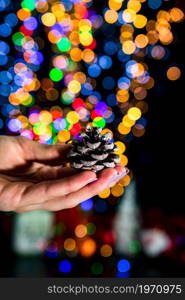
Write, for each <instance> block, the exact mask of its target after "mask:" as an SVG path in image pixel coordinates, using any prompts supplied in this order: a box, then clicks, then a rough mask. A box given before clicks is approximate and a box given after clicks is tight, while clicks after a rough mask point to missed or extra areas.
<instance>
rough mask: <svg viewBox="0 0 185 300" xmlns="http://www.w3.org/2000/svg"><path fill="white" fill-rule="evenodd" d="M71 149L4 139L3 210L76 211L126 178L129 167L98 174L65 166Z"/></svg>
mask: <svg viewBox="0 0 185 300" xmlns="http://www.w3.org/2000/svg"><path fill="white" fill-rule="evenodd" d="M70 147H71V146H70V145H45V144H39V143H37V142H34V141H30V140H28V139H25V138H23V137H8V136H1V137H0V211H4V212H9V211H15V212H26V211H33V210H48V211H59V210H62V209H67V208H72V207H75V206H76V205H78V204H79V203H80V202H83V201H85V200H87V199H89V198H91V197H93V196H95V195H97V194H99V193H100V192H102V191H103V190H105V189H106V188H108V187H111V186H113V185H115V184H116V182H117V181H119V180H120V178H121V177H123V176H124V175H126V174H125V172H126V168H124V167H122V166H121V165H118V166H117V167H116V168H114V169H113V168H109V169H105V170H103V171H101V172H100V173H98V174H95V173H94V172H91V171H84V172H79V171H77V170H75V169H72V168H70V167H65V166H64V165H65V164H66V162H67V158H66V155H67V153H68V152H69V150H70ZM120 174H121V175H120ZM93 180H94V181H93ZM92 181H93V182H92Z"/></svg>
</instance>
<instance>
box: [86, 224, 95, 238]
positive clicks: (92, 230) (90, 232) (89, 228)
mask: <svg viewBox="0 0 185 300" xmlns="http://www.w3.org/2000/svg"><path fill="white" fill-rule="evenodd" d="M95 232H96V226H95V225H94V224H93V223H88V224H87V234H88V235H93V234H94V233H95Z"/></svg>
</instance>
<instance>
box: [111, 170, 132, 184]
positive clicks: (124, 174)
mask: <svg viewBox="0 0 185 300" xmlns="http://www.w3.org/2000/svg"><path fill="white" fill-rule="evenodd" d="M128 173H129V170H128V169H127V168H125V169H124V171H123V172H122V173H121V174H117V175H114V176H113V177H112V178H111V179H110V181H109V182H110V183H111V182H113V181H116V180H117V181H118V180H119V179H121V178H122V177H124V176H126V175H127V174H128Z"/></svg>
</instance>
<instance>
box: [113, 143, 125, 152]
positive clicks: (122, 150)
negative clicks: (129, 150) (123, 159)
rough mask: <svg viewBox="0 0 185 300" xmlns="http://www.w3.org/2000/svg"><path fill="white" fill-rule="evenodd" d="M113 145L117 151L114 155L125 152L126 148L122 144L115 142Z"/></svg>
mask: <svg viewBox="0 0 185 300" xmlns="http://www.w3.org/2000/svg"><path fill="white" fill-rule="evenodd" d="M115 145H116V146H117V147H118V151H116V152H114V153H116V154H122V153H124V152H125V150H126V146H125V144H124V143H122V142H119V141H118V142H115Z"/></svg>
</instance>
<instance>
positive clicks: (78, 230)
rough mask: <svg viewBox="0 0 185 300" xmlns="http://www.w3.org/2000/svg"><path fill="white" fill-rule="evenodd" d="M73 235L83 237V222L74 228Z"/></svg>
mask: <svg viewBox="0 0 185 300" xmlns="http://www.w3.org/2000/svg"><path fill="white" fill-rule="evenodd" d="M75 235H76V236H77V237H78V238H84V237H85V236H86V235H87V227H86V226H85V225H83V224H79V225H77V226H76V228H75Z"/></svg>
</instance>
